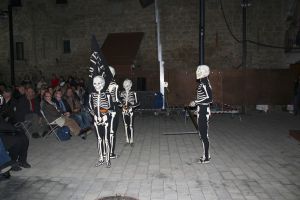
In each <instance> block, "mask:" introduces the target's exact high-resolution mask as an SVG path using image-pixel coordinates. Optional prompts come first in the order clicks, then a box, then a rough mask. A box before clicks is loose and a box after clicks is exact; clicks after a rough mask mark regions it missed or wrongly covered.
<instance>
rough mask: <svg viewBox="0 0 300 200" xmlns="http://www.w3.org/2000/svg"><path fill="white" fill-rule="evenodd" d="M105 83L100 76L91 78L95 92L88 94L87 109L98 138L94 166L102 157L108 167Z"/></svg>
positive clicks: (109, 164) (107, 101) (107, 120)
mask: <svg viewBox="0 0 300 200" xmlns="http://www.w3.org/2000/svg"><path fill="white" fill-rule="evenodd" d="M104 85H105V80H104V78H103V77H102V76H95V77H94V78H93V86H94V88H95V90H96V92H92V93H91V94H90V95H89V110H90V112H91V114H92V115H93V116H94V126H95V129H96V133H97V138H98V154H99V159H98V162H97V163H96V167H98V166H100V165H102V164H103V163H104V159H103V158H104V157H105V162H106V167H108V168H109V167H110V166H111V163H110V156H105V154H106V155H109V153H110V148H111V147H110V120H111V113H110V110H109V109H110V108H111V97H110V95H109V93H107V92H102V90H103V87H104Z"/></svg>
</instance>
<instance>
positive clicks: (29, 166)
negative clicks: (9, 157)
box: [18, 161, 31, 168]
mask: <svg viewBox="0 0 300 200" xmlns="http://www.w3.org/2000/svg"><path fill="white" fill-rule="evenodd" d="M18 164H19V166H20V167H23V168H31V165H30V164H29V163H28V162H26V161H25V162H18Z"/></svg>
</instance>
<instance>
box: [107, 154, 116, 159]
mask: <svg viewBox="0 0 300 200" xmlns="http://www.w3.org/2000/svg"><path fill="white" fill-rule="evenodd" d="M109 157H110V158H111V159H115V158H117V155H116V154H114V153H111V154H110V156H109Z"/></svg>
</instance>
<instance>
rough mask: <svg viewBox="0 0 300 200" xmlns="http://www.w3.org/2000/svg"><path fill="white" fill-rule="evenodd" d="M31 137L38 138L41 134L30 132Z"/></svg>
mask: <svg viewBox="0 0 300 200" xmlns="http://www.w3.org/2000/svg"><path fill="white" fill-rule="evenodd" d="M32 137H33V138H40V137H41V136H40V135H39V134H38V133H37V132H35V133H32Z"/></svg>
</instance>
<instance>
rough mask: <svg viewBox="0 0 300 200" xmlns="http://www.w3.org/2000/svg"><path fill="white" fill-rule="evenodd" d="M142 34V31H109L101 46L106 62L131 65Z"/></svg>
mask: <svg viewBox="0 0 300 200" xmlns="http://www.w3.org/2000/svg"><path fill="white" fill-rule="evenodd" d="M143 36H144V33H143V32H132V33H109V34H108V35H107V37H106V39H105V41H104V43H103V46H102V48H101V49H102V52H103V55H104V56H105V58H106V60H107V62H108V64H109V65H112V66H113V65H132V64H133V63H134V59H135V57H136V54H137V52H138V49H139V47H140V43H141V41H142V39H143Z"/></svg>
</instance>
